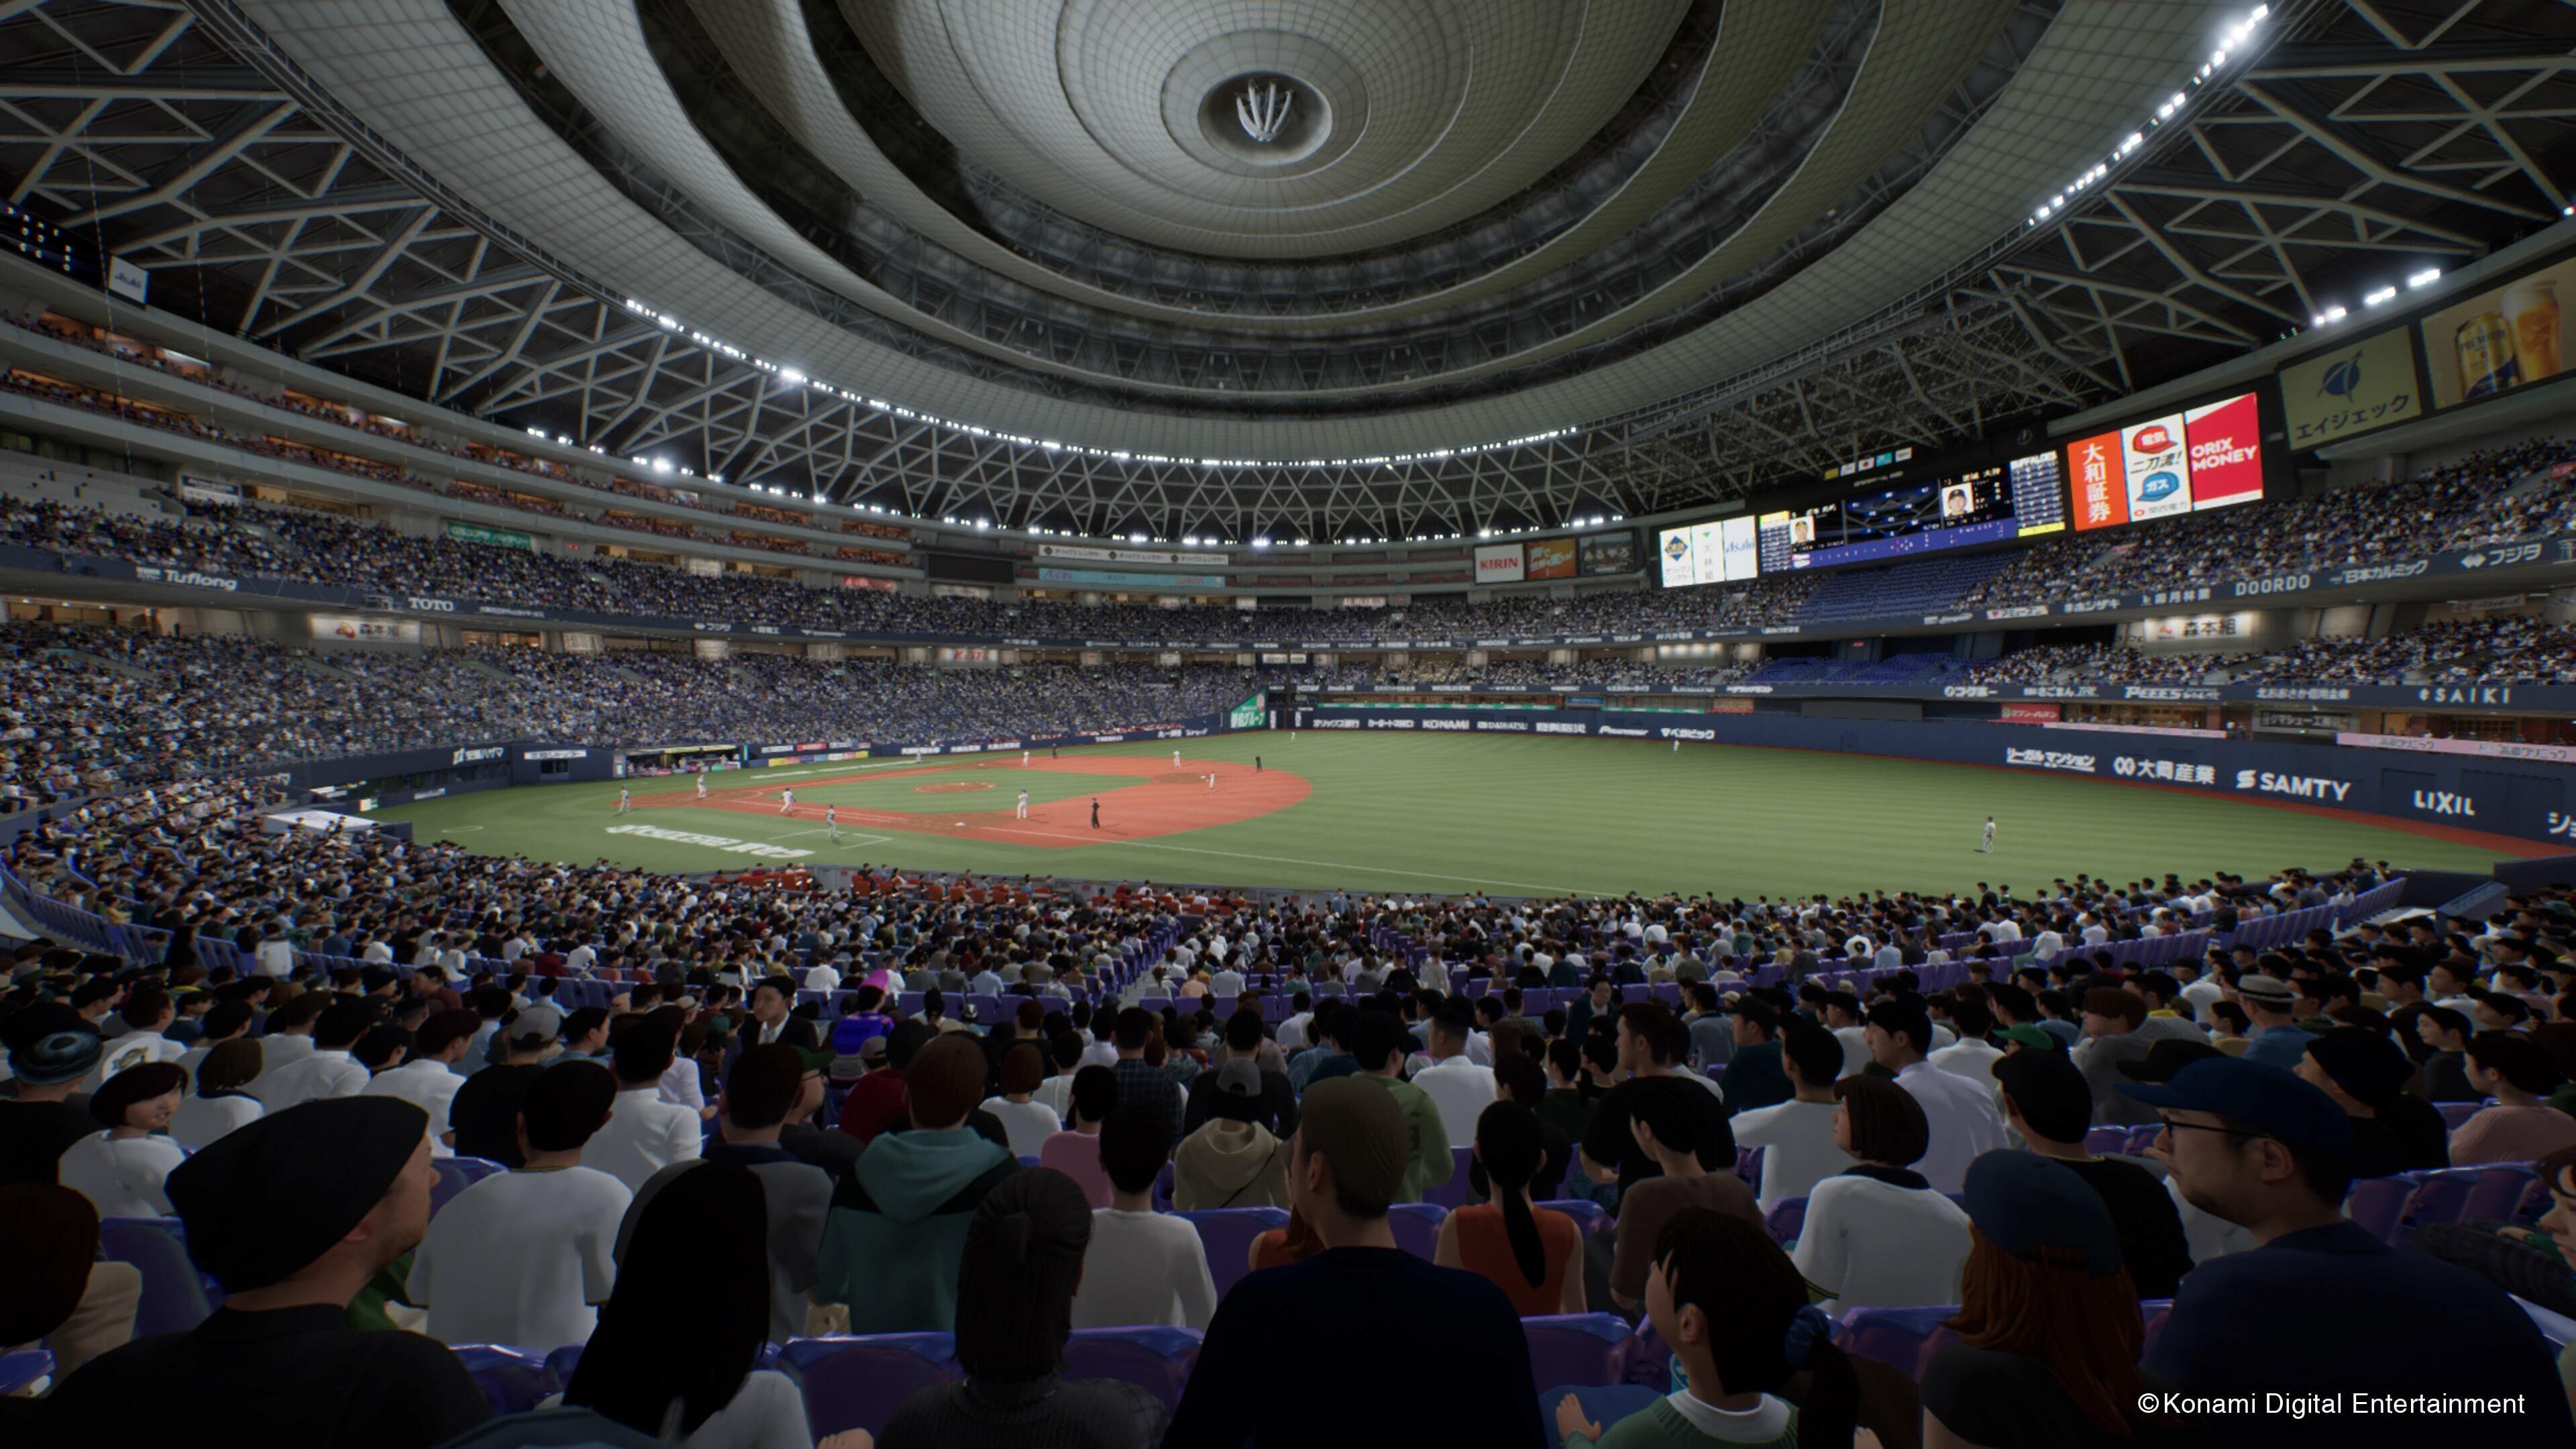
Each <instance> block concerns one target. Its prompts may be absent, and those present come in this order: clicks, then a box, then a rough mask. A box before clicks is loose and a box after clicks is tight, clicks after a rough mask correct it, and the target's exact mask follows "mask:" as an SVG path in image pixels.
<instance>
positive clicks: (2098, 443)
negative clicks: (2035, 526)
mask: <svg viewBox="0 0 2576 1449" xmlns="http://www.w3.org/2000/svg"><path fill="white" fill-rule="evenodd" d="M2066 471H2067V473H2068V475H2069V476H2070V477H2072V478H2073V479H2074V492H2075V527H2076V529H2077V530H2078V531H2079V532H2080V531H2082V530H2084V529H2090V528H2112V527H2116V526H2117V525H2119V524H2123V523H2126V522H2128V521H2129V494H2128V484H2127V481H2126V475H2125V474H2124V473H2123V472H2122V471H2121V468H2120V435H2119V434H2118V433H2098V434H2096V435H2094V436H2093V437H2090V438H2085V439H2082V440H2080V441H2077V442H2073V443H2069V444H2067V446H2066Z"/></svg>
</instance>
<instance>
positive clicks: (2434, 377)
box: [2416, 259, 2576, 408]
mask: <svg viewBox="0 0 2576 1449" xmlns="http://www.w3.org/2000/svg"><path fill="white" fill-rule="evenodd" d="M2562 287H2563V288H2565V289H2566V291H2565V292H2564V293H2561V291H2560V290H2559V289H2560V288H2562ZM2562 296H2571V297H2576V259H2570V260H2567V261H2563V262H2560V263H2558V264H2557V265H2555V266H2549V267H2543V268H2541V269H2540V270H2538V271H2535V272H2530V273H2527V274H2525V275H2524V276H2523V277H2522V278H2521V279H2520V280H2518V281H2513V282H2508V283H2506V284H2505V285H2504V286H2501V287H2497V288H2495V289H2493V290H2491V291H2485V292H2480V293H2478V294H2477V295H2476V296H2474V297H2468V298H2464V299H2462V300H2460V301H2458V302H2455V303H2453V304H2451V305H2450V306H2448V307H2445V308H2443V309H2442V310H2441V311H2439V312H2435V313H2432V314H2431V315H2429V316H2427V317H2426V318H2424V320H2423V321H2422V322H2420V323H2418V324H2416V325H2417V327H2418V328H2419V329H2420V330H2421V331H2422V333H2423V337H2424V357H2425V359H2426V371H2427V372H2428V374H2429V378H2428V380H2429V381H2430V383H2431V385H2432V396H2433V406H2435V407H2437V408H2447V407H2457V406H2459V405H2460V404H2461V403H2464V402H2475V401H2477V400H2478V399H2480V398H2483V397H2493V396H2496V395H2497V394H2499V393H2506V392H2511V391H2513V390H2514V389H2515V388H2518V387H2528V386H2530V385H2531V384H2532V383H2535V382H2546V381H2548V380H2549V379H2550V378H2553V377H2556V376H2558V375H2559V373H2561V372H2562V371H2564V370H2565V358H2566V355H2567V346H2568V337H2567V316H2566V312H2565V309H2564V308H2563V307H2562V305H2561V301H2560V299H2561V297H2562Z"/></svg>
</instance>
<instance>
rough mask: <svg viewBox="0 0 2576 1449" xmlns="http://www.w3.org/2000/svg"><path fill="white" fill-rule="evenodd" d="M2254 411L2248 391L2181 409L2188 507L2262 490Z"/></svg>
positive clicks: (2259, 432)
mask: <svg viewBox="0 0 2576 1449" xmlns="http://www.w3.org/2000/svg"><path fill="white" fill-rule="evenodd" d="M2255 412H2256V409H2255V406H2254V394H2252V393H2250V392H2249V393H2244V394H2241V395H2239V396H2236V397H2232V398H2229V399H2227V400H2226V401H2224V402H2214V403H2211V404H2209V405H2208V406H2207V407H2197V408H2193V409H2192V410H2190V411H2189V412H2187V413H2184V414H2183V420H2182V435H2183V444H2184V446H2185V448H2186V449H2187V450H2188V452H2189V454H2190V461H2191V469H2190V473H2189V477H2190V480H2191V487H2190V493H2191V507H2192V511H2193V512H2195V513H2197V512H2200V511H2202V510H2204V509H2210V508H2225V507H2226V506H2228V505H2229V504H2231V503H2251V502H2253V501H2254V500H2256V499H2258V498H2261V497H2262V496H2263V424H2262V421H2261V420H2260V419H2259V418H2257V417H2256V416H2255Z"/></svg>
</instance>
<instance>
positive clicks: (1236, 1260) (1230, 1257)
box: [1172, 1207, 1598, 1298]
mask: <svg viewBox="0 0 2576 1449" xmlns="http://www.w3.org/2000/svg"><path fill="white" fill-rule="evenodd" d="M1595 1211H1598V1209H1595ZM1172 1216H1174V1217H1176V1218H1180V1219H1182V1220H1183V1221H1185V1222H1187V1223H1188V1224H1189V1225H1190V1226H1191V1227H1192V1228H1194V1229H1196V1230H1197V1231H1198V1235H1199V1246H1200V1247H1201V1248H1203V1249H1205V1250H1206V1251H1207V1262H1208V1276H1209V1277H1210V1278H1212V1279H1214V1280H1215V1281H1216V1294H1217V1296H1218V1297H1219V1298H1222V1297H1224V1296H1225V1290H1227V1289H1228V1288H1231V1287H1233V1286H1234V1285H1235V1283H1236V1282H1237V1281H1238V1280H1239V1279H1241V1278H1242V1277H1243V1275H1244V1274H1246V1273H1248V1272H1250V1271H1251V1268H1250V1267H1249V1266H1248V1264H1249V1260H1250V1259H1251V1256H1252V1240H1253V1239H1254V1238H1257V1237H1259V1236H1261V1235H1262V1234H1263V1233H1266V1232H1268V1231H1270V1230H1271V1229H1272V1228H1284V1227H1286V1226H1288V1210H1287V1209H1285V1208H1275V1207H1246V1208H1208V1209H1205V1210H1203V1211H1199V1212H1187V1213H1174V1214H1173V1215H1172Z"/></svg>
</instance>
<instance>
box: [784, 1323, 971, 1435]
mask: <svg viewBox="0 0 2576 1449" xmlns="http://www.w3.org/2000/svg"><path fill="white" fill-rule="evenodd" d="M780 1358H781V1359H782V1360H784V1361H785V1362H786V1363H788V1364H790V1365H792V1366H793V1367H794V1368H795V1370H796V1371H797V1374H798V1376H799V1377H800V1378H801V1379H802V1381H803V1383H804V1386H805V1421H806V1425H807V1427H809V1428H811V1429H812V1430H813V1431H814V1437H815V1438H816V1439H818V1440H820V1439H825V1438H828V1437H830V1436H831V1435H834V1434H838V1433H840V1432H841V1431H842V1430H844V1429H865V1430H867V1431H868V1432H869V1433H870V1434H882V1433H884V1432H885V1425H886V1420H887V1419H888V1418H890V1417H892V1416H893V1414H894V1411H895V1409H896V1408H897V1407H898V1406H899V1405H901V1404H902V1403H903V1401H904V1400H906V1399H908V1398H910V1397H912V1395H913V1393H914V1391H916V1390H919V1389H926V1388H929V1387H930V1386H931V1385H933V1384H948V1383H955V1382H956V1381H957V1379H958V1372H957V1362H956V1359H957V1338H956V1335H954V1334H948V1333H883V1334H871V1335H867V1336H865V1337H856V1338H799V1339H795V1340H793V1341H791V1342H790V1343H789V1344H788V1345H787V1350H786V1352H785V1353H783V1354H781V1355H780Z"/></svg>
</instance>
